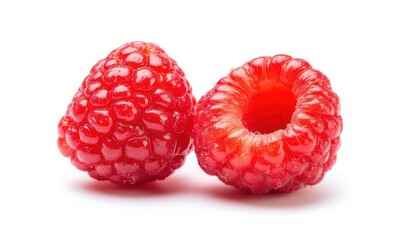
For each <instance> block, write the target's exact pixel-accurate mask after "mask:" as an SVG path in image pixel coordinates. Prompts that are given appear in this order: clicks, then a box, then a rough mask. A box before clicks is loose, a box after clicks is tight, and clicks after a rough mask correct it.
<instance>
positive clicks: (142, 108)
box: [58, 42, 196, 184]
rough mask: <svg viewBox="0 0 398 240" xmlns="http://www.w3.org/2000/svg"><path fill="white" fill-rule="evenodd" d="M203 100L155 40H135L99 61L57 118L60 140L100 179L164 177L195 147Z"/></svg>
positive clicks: (68, 152) (130, 180)
mask: <svg viewBox="0 0 398 240" xmlns="http://www.w3.org/2000/svg"><path fill="white" fill-rule="evenodd" d="M195 105H196V101H195V98H194V97H193V95H192V90H191V87H190V85H189V83H188V81H187V80H186V78H185V75H184V72H183V71H182V70H181V69H180V68H179V67H178V65H177V63H176V62H175V61H174V60H173V59H171V58H170V57H169V56H168V55H167V54H166V53H165V51H164V50H163V49H161V48H160V47H158V46H157V45H155V44H153V43H144V42H132V43H128V44H125V45H123V46H121V47H119V48H117V49H115V50H114V51H112V52H111V53H110V54H109V55H108V56H107V57H106V58H104V59H102V60H100V61H99V62H98V63H97V64H96V65H95V66H94V67H93V68H92V69H91V71H90V73H89V75H88V76H87V77H86V78H85V79H84V81H83V83H82V85H81V86H80V88H79V89H78V91H77V93H76V94H75V95H74V97H73V99H72V102H71V103H70V104H69V106H68V109H67V111H66V113H65V115H64V116H63V117H62V119H61V121H60V122H59V125H58V132H59V138H58V146H59V149H60V151H61V152H62V153H63V155H65V156H66V157H70V158H71V160H72V163H73V165H75V166H76V167H77V168H78V169H81V170H83V171H87V172H88V173H89V175H90V176H91V177H93V178H95V179H98V180H109V181H111V182H114V183H118V184H137V183H142V182H146V181H151V180H156V179H164V178H165V177H167V176H168V175H170V174H171V173H172V172H173V171H174V170H175V169H177V168H179V167H180V166H181V165H182V164H183V162H184V160H185V156H186V155H187V153H188V152H189V151H190V150H191V149H192V125H193V117H194V113H195Z"/></svg>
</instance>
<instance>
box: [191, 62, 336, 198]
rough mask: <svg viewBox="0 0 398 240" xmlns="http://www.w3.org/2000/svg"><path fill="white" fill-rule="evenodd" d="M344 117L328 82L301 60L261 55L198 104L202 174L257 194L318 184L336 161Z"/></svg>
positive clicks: (197, 136) (197, 146)
mask: <svg viewBox="0 0 398 240" xmlns="http://www.w3.org/2000/svg"><path fill="white" fill-rule="evenodd" d="M341 130H342V119H341V116H340V103H339V98H338V96H337V95H336V94H335V93H334V92H333V91H332V89H331V85H330V82H329V80H328V78H327V77H326V76H325V75H323V74H322V73H321V72H319V71H318V70H315V69H313V68H312V67H311V66H310V64H309V63H308V62H306V61H304V60H302V59H295V58H292V57H290V56H287V55H276V56H274V57H259V58H256V59H253V60H252V61H250V62H247V63H246V64H244V65H243V66H242V67H239V68H236V69H235V70H233V71H232V72H231V73H230V74H229V75H228V76H226V77H224V78H222V79H221V80H219V81H218V83H217V84H216V86H215V87H214V88H213V89H212V90H211V91H209V92H208V93H207V94H206V95H205V96H203V97H202V98H201V99H200V101H199V103H198V106H197V115H196V117H195V121H194V135H195V141H194V144H195V152H196V155H197V157H198V161H199V164H200V166H201V167H202V169H203V170H204V171H205V172H206V173H208V174H210V175H215V176H217V177H218V178H219V179H220V180H221V181H223V182H224V183H226V184H229V185H232V186H235V187H237V188H239V189H243V190H247V191H250V192H252V193H266V192H269V191H280V192H292V191H295V190H297V189H299V188H301V187H303V186H306V185H314V184H317V183H319V182H320V181H321V180H322V178H323V177H324V175H325V173H326V172H327V171H328V170H330V169H331V167H332V166H333V164H334V163H335V161H336V153H337V150H338V149H339V147H340V137H339V136H340V132H341Z"/></svg>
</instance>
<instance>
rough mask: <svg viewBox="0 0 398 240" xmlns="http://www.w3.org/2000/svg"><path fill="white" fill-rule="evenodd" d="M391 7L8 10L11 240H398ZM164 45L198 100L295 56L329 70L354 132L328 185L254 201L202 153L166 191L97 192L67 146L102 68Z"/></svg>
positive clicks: (5, 228)
mask: <svg viewBox="0 0 398 240" xmlns="http://www.w3.org/2000/svg"><path fill="white" fill-rule="evenodd" d="M397 10H398V9H397V7H396V5H395V4H394V1H390V2H387V1H357V2H355V1H342V2H341V3H340V2H339V1H329V2H328V3H323V2H322V3H321V1H312V2H310V1H289V2H286V1H257V2H255V1H249V0H245V1H218V2H216V1H211V2H209V3H207V2H203V1H192V2H188V1H180V2H177V1H158V2H156V1H144V0H142V1H133V0H130V1H109V2H103V1H90V2H89V1H85V2H83V1H76V2H73V1H40V0H36V1H2V2H1V3H0V35H1V36H0V82H1V85H0V90H1V93H0V195H1V197H0V221H1V223H0V239H46V238H50V237H51V238H52V239H80V238H81V239H82V238H86V239H156V238H158V239H169V238H170V239H171V238H173V239H191V238H194V239H196V238H197V239H230V238H232V237H234V238H235V237H236V239H239V238H240V239H351V238H355V239H361V238H364V237H370V239H376V238H377V239H397V238H398V234H397V230H396V227H397V215H398V207H397V204H398V198H397V183H398V180H397V170H398V157H397V144H398V139H397V138H398V137H397V136H398V127H397V122H398V121H397V120H398V118H397V107H396V105H397V103H398V99H397V93H396V86H397V85H396V84H397V81H398V74H397V73H398V60H397V55H398V47H397V43H398V38H397V30H398V27H397V23H398V14H397ZM134 40H143V41H150V42H154V43H156V44H158V45H160V46H161V47H162V48H164V49H165V50H166V51H167V52H168V54H169V55H170V56H171V57H173V58H174V59H176V60H177V62H178V63H179V65H180V66H181V67H182V68H183V70H184V71H185V73H186V75H187V77H188V79H189V80H190V82H191V85H192V87H193V89H194V94H195V96H196V97H197V98H199V97H200V96H201V95H203V94H204V93H205V92H206V91H208V90H209V89H210V88H211V87H212V86H213V85H214V84H215V83H216V81H217V80H218V79H220V78H221V77H223V76H224V75H226V74H227V73H228V72H229V70H230V69H231V68H233V67H237V66H240V65H242V64H243V63H244V62H246V61H248V60H251V59H252V58H255V57H258V56H261V55H274V54H277V53H286V54H290V55H292V56H293V57H300V58H303V59H306V60H307V61H309V62H310V63H311V65H312V66H313V67H314V68H316V69H319V70H321V71H322V72H324V73H325V74H326V75H327V76H328V77H329V78H330V79H331V81H332V85H333V89H334V90H335V91H336V92H337V93H338V94H339V96H340V97H341V105H342V116H343V120H344V132H343V134H342V147H341V149H340V151H339V154H338V161H337V163H336V165H335V167H334V168H333V169H332V170H331V171H330V172H329V173H328V174H327V176H326V178H325V179H324V181H323V182H322V183H321V184H319V185H317V186H315V187H311V188H306V189H302V190H300V191H298V192H295V193H292V194H276V195H275V194H271V195H264V196H248V195H246V194H242V193H240V192H238V191H235V190H234V189H233V188H231V187H227V186H224V185H223V184H222V183H221V182H219V181H218V180H217V179H216V178H215V177H210V176H207V175H206V174H204V173H203V172H202V171H201V169H200V168H199V166H198V165H197V162H196V158H195V155H194V154H193V153H191V154H190V155H189V157H188V159H187V162H186V164H185V165H184V166H183V167H182V168H181V169H179V170H178V171H177V172H176V173H175V174H174V175H173V176H171V177H170V178H168V179H167V180H165V181H163V182H157V183H150V184H147V185H145V186H140V187H137V188H136V189H133V190H131V189H126V188H123V187H118V186H114V185H111V184H106V183H97V182H95V181H94V180H92V179H90V178H89V177H88V176H87V175H86V174H85V173H83V172H80V171H78V170H77V169H75V168H74V167H73V166H72V165H71V164H70V162H69V160H68V159H66V158H64V157H62V156H61V154H60V153H59V152H58V149H57V146H56V139H57V124H58V121H59V119H60V117H61V116H62V115H63V114H64V111H65V110H66V107H67V104H68V103H69V101H70V100H71V97H72V96H73V94H74V93H75V91H76V90H77V88H78V86H79V85H80V83H81V81H82V80H83V78H84V77H85V76H86V75H87V73H88V71H89V70H90V68H91V66H92V65H93V64H94V63H95V62H96V61H97V60H99V59H101V58H103V57H105V56H106V55H107V54H108V53H109V52H110V51H111V50H112V49H114V48H116V47H119V46H120V45H122V44H123V43H125V42H130V41H134Z"/></svg>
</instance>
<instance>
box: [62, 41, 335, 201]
mask: <svg viewBox="0 0 398 240" xmlns="http://www.w3.org/2000/svg"><path fill="white" fill-rule="evenodd" d="M341 130H342V119H341V116H340V103H339V98H338V96H337V95H336V94H335V93H334V92H333V91H332V89H331V85H330V82H329V80H328V78H327V77H326V76H325V75H323V74H322V73H321V72H319V71H318V70H315V69H313V68H312V67H311V66H310V64H309V63H308V62H306V61H304V60H302V59H297V58H292V57H290V56H288V55H276V56H274V57H258V58H255V59H253V60H251V61H249V62H247V63H245V64H244V65H243V66H241V67H238V68H236V69H234V70H232V71H231V72H230V73H229V74H228V75H227V76H226V77H223V78H222V79H221V80H219V81H218V82H217V84H216V85H215V86H214V88H213V89H211V90H210V91H209V92H208V93H206V95H204V96H203V97H202V98H201V99H200V101H199V102H198V103H196V100H195V98H194V96H193V95H192V89H191V86H190V85H189V83H188V81H187V79H186V78H185V74H184V72H183V71H182V69H181V68H179V66H178V65H177V63H176V62H175V61H174V60H173V59H172V58H170V57H169V56H168V55H167V54H166V53H165V51H164V50H163V49H161V48H160V47H158V46H157V45H155V44H153V43H145V42H132V43H127V44H125V45H123V46H121V47H119V48H117V49H115V50H114V51H112V52H111V53H110V54H109V55H108V56H107V57H106V58H104V59H102V60H100V61H99V62H98V63H97V64H96V65H95V66H94V67H93V68H92V69H91V71H90V73H89V75H88V76H87V77H86V78H85V79H84V81H83V83H82V85H81V86H80V88H79V89H78V91H77V93H76V94H75V95H74V97H73V99H72V102H71V103H70V104H69V106H68V109H67V111H66V113H65V115H64V116H63V117H62V118H61V120H60V122H59V125H58V133H59V138H58V147H59V149H60V151H61V152H62V154H63V155H64V156H66V157H69V158H70V159H71V160H72V164H73V165H74V166H75V167H77V168H78V169H80V170H83V171H87V172H88V174H89V175H90V176H91V177H92V178H95V179H98V180H109V181H111V182H113V183H116V184H130V185H134V184H140V183H144V182H148V181H153V180H161V179H164V178H166V177H167V176H169V175H170V174H172V173H173V172H174V170H176V169H177V168H179V167H181V166H182V164H183V163H184V160H185V157H186V155H187V154H188V153H189V152H190V151H191V150H192V148H193V146H195V153H196V156H197V158H198V162H199V165H200V166H201V168H202V169H203V170H204V171H205V172H206V173H208V174H210V175H215V176H217V177H218V178H219V179H220V180H221V181H222V182H224V183H226V184H229V185H232V186H235V187H236V188H239V189H242V190H246V191H249V192H252V193H256V194H258V193H266V192H269V191H278V192H292V191H295V190H297V189H299V188H301V187H304V186H306V185H314V184H317V183H319V182H320V181H321V180H322V178H323V177H324V175H325V173H326V172H327V171H328V170H330V169H331V167H332V166H333V164H334V163H335V161H336V153H337V150H338V149H339V147H340V137H339V136H340V133H341Z"/></svg>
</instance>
